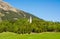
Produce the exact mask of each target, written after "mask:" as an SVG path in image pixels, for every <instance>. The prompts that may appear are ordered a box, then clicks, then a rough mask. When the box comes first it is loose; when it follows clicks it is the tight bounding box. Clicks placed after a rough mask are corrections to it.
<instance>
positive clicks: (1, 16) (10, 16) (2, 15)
mask: <svg viewBox="0 0 60 39" xmlns="http://www.w3.org/2000/svg"><path fill="white" fill-rule="evenodd" d="M30 16H31V17H32V18H38V17H36V16H34V15H32V14H29V13H27V12H24V11H22V10H18V9H16V8H14V7H11V6H10V5H9V4H8V3H6V2H3V1H0V20H17V19H21V18H28V19H29V18H30ZM38 19H39V18H38Z"/></svg>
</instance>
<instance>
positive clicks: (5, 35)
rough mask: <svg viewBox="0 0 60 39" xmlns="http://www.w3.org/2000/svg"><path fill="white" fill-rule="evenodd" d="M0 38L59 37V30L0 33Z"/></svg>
mask: <svg viewBox="0 0 60 39" xmlns="http://www.w3.org/2000/svg"><path fill="white" fill-rule="evenodd" d="M0 39H60V33H59V32H55V33H54V32H47V33H38V34H37V33H35V34H34V33H33V34H15V33H11V32H3V33H0Z"/></svg>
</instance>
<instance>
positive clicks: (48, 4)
mask: <svg viewBox="0 0 60 39" xmlns="http://www.w3.org/2000/svg"><path fill="white" fill-rule="evenodd" d="M4 1H6V2H8V3H10V4H11V5H12V6H13V7H15V8H18V9H21V10H23V11H26V12H29V13H31V14H33V15H35V16H37V17H39V18H42V19H44V20H48V21H60V0H4Z"/></svg>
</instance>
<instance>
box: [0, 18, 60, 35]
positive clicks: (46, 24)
mask: <svg viewBox="0 0 60 39" xmlns="http://www.w3.org/2000/svg"><path fill="white" fill-rule="evenodd" d="M2 32H14V33H18V34H25V33H28V34H30V33H41V32H60V22H52V21H44V20H39V19H37V18H34V19H33V21H32V23H29V21H28V19H26V18H23V19H18V20H17V21H7V20H4V21H2V22H0V33H2Z"/></svg>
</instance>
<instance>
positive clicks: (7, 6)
mask: <svg viewBox="0 0 60 39" xmlns="http://www.w3.org/2000/svg"><path fill="white" fill-rule="evenodd" d="M0 8H1V9H3V10H5V11H8V10H12V11H14V12H17V10H16V9H15V8H13V7H11V6H10V4H8V3H7V2H4V1H2V0H0Z"/></svg>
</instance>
